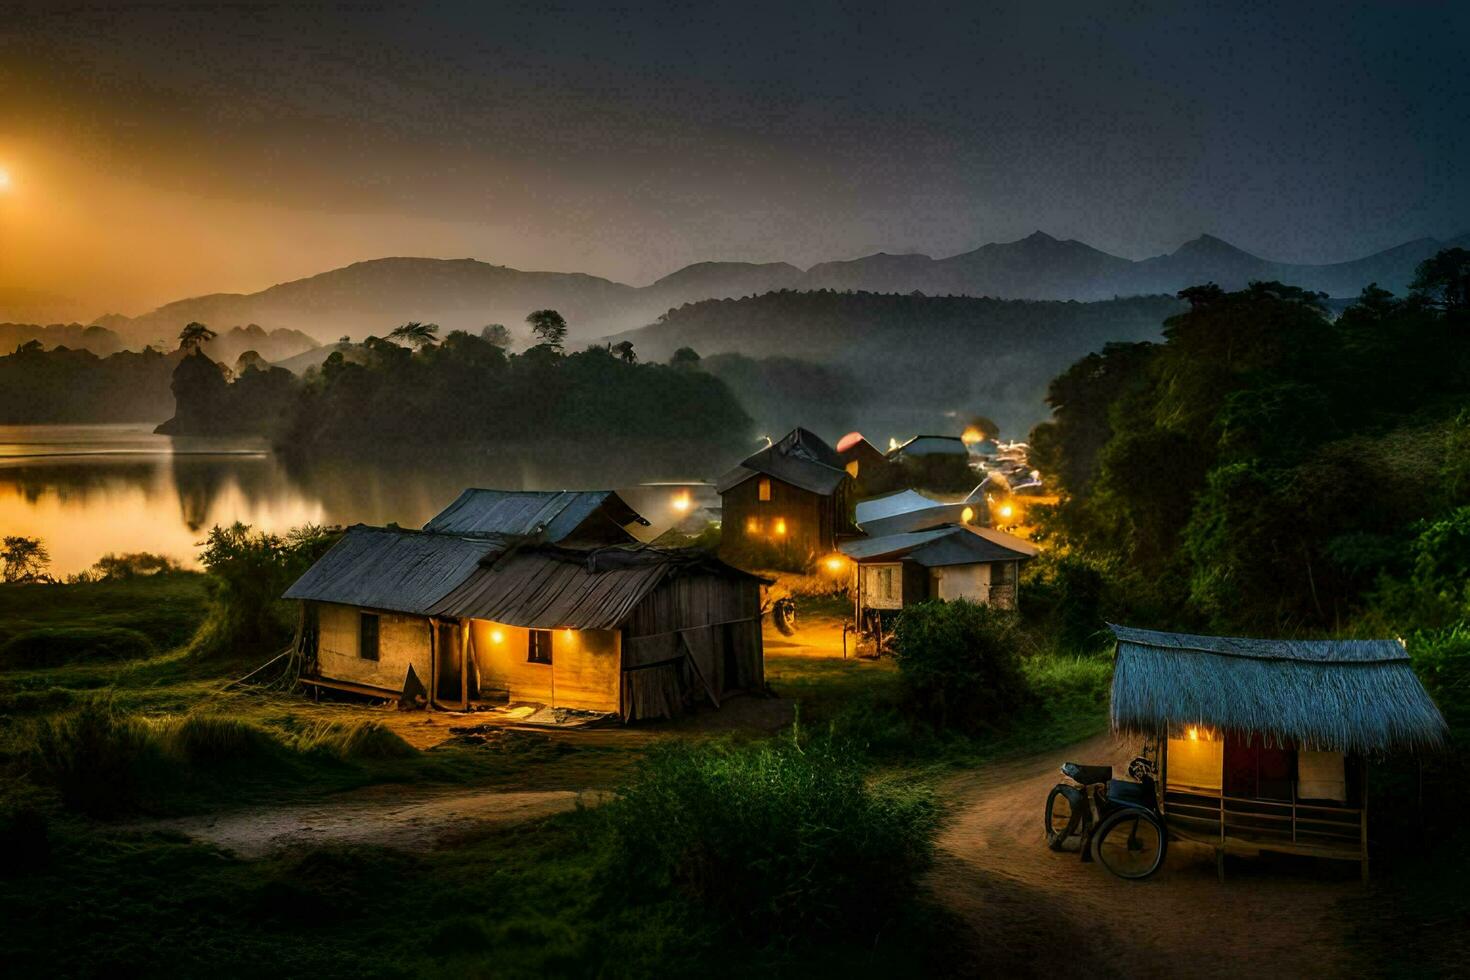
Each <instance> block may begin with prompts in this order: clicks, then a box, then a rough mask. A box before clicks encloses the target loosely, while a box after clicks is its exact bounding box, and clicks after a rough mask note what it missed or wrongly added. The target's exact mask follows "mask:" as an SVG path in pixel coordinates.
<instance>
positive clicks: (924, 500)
mask: <svg viewBox="0 0 1470 980" xmlns="http://www.w3.org/2000/svg"><path fill="white" fill-rule="evenodd" d="M937 503H939V501H937V500H933V499H931V498H929V497H926V496H924V495H923V494H922V493H919V492H918V491H917V490H900V491H899V492H898V493H890V494H885V495H884V496H882V497H873V498H872V499H870V500H860V501H858V505H857V508H856V512H857V522H858V523H859V524H863V523H865V522H867V521H877V520H881V519H883V518H885V517H892V516H893V515H894V514H907V513H909V512H910V511H915V510H924V509H925V508H926V507H933V506H934V505H935V504H937Z"/></svg>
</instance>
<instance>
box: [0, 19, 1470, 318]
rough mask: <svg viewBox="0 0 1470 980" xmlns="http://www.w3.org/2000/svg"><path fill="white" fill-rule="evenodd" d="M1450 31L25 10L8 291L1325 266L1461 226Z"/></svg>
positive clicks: (4, 162) (11, 112)
mask: <svg viewBox="0 0 1470 980" xmlns="http://www.w3.org/2000/svg"><path fill="white" fill-rule="evenodd" d="M344 24H345V25H346V26H345V27H344V26H343V25H344ZM1467 42H1470V13H1467V7H1466V5H1464V4H1455V3H1442V4H1441V3H1413V4H1404V3H1383V4H1358V5H1354V6H1352V7H1351V8H1350V9H1349V8H1344V7H1343V6H1342V5H1340V4H1288V5H1282V4H1240V5H1236V7H1235V12H1234V13H1222V12H1221V11H1220V10H1219V9H1217V8H1213V5H1205V4H1137V5H1131V6H1129V7H1127V8H1126V9H1123V10H1121V11H1118V10H1111V11H1104V10H1102V9H1101V7H1100V5H1097V4H1094V3H1082V2H1075V3H1053V4H1047V5H1045V6H1044V8H1043V7H1038V6H1037V5H1034V4H1031V5H1028V4H1007V5H985V6H984V7H981V6H978V5H974V4H960V5H953V6H946V5H929V4H913V3H909V4H903V5H893V6H879V7H874V8H872V9H862V8H859V7H856V6H853V5H850V4H844V5H841V6H837V5H830V4H807V5H802V6H800V7H799V8H795V7H791V6H789V5H786V4H773V5H760V4H741V5H729V6H726V7H722V8H720V9H717V10H710V11H699V12H697V13H693V12H691V8H689V7H687V6H685V5H622V6H620V7H618V8H617V9H616V10H608V9H602V8H601V7H600V5H591V4H589V5H586V6H585V9H577V8H576V7H573V6H570V5H569V6H562V7H558V8H556V9H548V8H547V7H546V6H545V5H543V4H525V5H497V8H496V9H495V10H482V9H477V8H476V7H473V6H470V5H464V6H463V8H462V9H453V8H447V9H446V8H442V7H441V8H437V9H433V10H430V9H428V8H427V7H422V8H418V9H414V10H398V11H363V12H359V13H356V14H353V15H352V17H351V18H350V19H347V18H344V17H343V15H341V14H340V13H337V14H329V13H315V12H311V11H293V10H286V9H270V10H244V9H236V10H228V11H205V10H200V9H190V8H179V9H172V10H170V9H162V8H154V9H150V10H147V11H137V12H131V11H124V10H118V9H101V10H72V11H65V12H57V11H54V10H50V9H48V5H40V6H35V7H29V8H26V7H22V8H18V9H12V10H11V11H10V12H9V13H7V15H6V16H5V18H4V19H3V20H0V170H4V171H5V172H7V173H8V174H9V177H10V181H9V186H8V187H6V188H4V189H0V288H8V289H13V290H16V289H23V290H30V291H36V292H42V293H53V294H59V295H62V296H66V297H70V298H71V299H72V300H74V301H75V302H74V303H73V304H72V305H73V306H74V307H75V313H74V315H75V316H78V317H89V316H95V315H96V314H98V313H101V312H103V311H104V310H117V311H120V312H125V313H138V312H142V311H144V310H147V309H150V308H152V307H154V306H157V305H159V304H160V303H163V302H166V301H169V300H172V299H177V298H179V297H181V296H186V295H193V294H198V293H203V292H214V291H250V290H256V289H260V288H262V287H264V286H267V285H270V284H271V283H274V282H278V281H282V280H288V279H294V278H298V277H301V276H305V275H309V274H311V273H314V272H319V271H322V270H325V269H329V268H333V267H335V266H339V265H342V264H345V263H348V262H351V261H355V260H358V259H364V258H371V257H376V256H382V255H394V254H397V255H424V256H440V257H462V256H473V257H476V258H481V259H485V260H487V261H491V262H496V263H502V264H506V265H511V266H515V267H517V268H523V269H537V268H541V269H559V270H569V271H581V272H588V273H593V274H597V275H604V276H608V277H611V278H615V279H619V280H622V281H625V282H631V283H635V284H641V283H645V282H648V281H650V280H652V279H654V278H656V277H658V276H661V275H664V274H666V273H668V272H671V271H673V270H674V269H676V268H678V267H679V266H681V265H683V264H686V263H689V262H694V261H702V260H709V259H744V260H751V261H775V260H784V261H790V262H794V263H797V264H801V265H807V264H810V263H814V262H817V261H822V260H827V259H833V258H844V257H852V256H857V255H862V254H867V253H870V252H874V251H878V250H885V251H890V252H898V251H923V252H926V253H929V254H932V255H945V254H951V253H954V252H958V251H962V250H964V249H968V248H972V247H974V246H976V245H978V244H981V243H984V242H986V241H992V240H1008V239H1012V238H1017V237H1021V236H1023V235H1025V234H1027V233H1028V232H1030V231H1031V230H1032V229H1034V228H1038V227H1039V228H1043V229H1045V230H1046V231H1048V232H1050V233H1051V234H1053V235H1056V236H1058V237H1063V238H1067V237H1071V238H1079V239H1082V240H1085V241H1087V242H1089V243H1090V244H1093V245H1096V246H1097V247H1099V248H1103V249H1107V250H1109V251H1112V252H1114V253H1117V254H1121V255H1127V256H1130V257H1143V256H1146V255H1150V254H1156V253H1159V252H1163V251H1166V250H1168V249H1171V248H1173V247H1175V246H1177V245H1178V244H1179V243H1180V242H1181V241H1183V240H1185V239H1187V238H1190V237H1192V236H1194V235H1196V234H1198V233H1200V232H1211V233H1214V234H1217V235H1220V236H1221V237H1224V238H1226V239H1228V240H1230V241H1232V242H1234V243H1236V244H1238V245H1241V246H1242V247H1246V248H1249V249H1251V250H1253V251H1255V252H1256V253H1258V254H1262V255H1266V256H1268V257H1271V258H1274V259H1280V260H1284V261H1299V262H1326V261H1335V260H1341V259H1346V258H1350V257H1354V256H1357V255H1361V254H1365V253H1367V252H1370V251H1373V250H1375V249H1379V248H1383V247H1386V246H1390V245H1394V244H1397V243H1398V242H1401V241H1404V240H1407V239H1410V238H1414V237H1418V236H1423V235H1434V236H1450V235H1454V234H1459V233H1462V232H1464V231H1465V230H1466V229H1467V228H1470V172H1467V171H1470V168H1467V166H1466V163H1465V161H1466V160H1467V159H1470V136H1467V129H1466V127H1465V126H1464V120H1465V119H1466V118H1470V73H1467V72H1466V71H1465V70H1464V63H1463V59H1464V52H1465V51H1466V50H1467V48H1470V43H1467ZM0 313H3V311H0Z"/></svg>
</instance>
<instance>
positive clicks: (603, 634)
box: [285, 490, 764, 721]
mask: <svg viewBox="0 0 1470 980" xmlns="http://www.w3.org/2000/svg"><path fill="white" fill-rule="evenodd" d="M638 520H639V518H638V516H637V515H636V514H635V513H633V512H632V510H631V508H628V507H627V505H626V504H624V503H623V502H622V501H621V499H620V498H618V497H617V495H616V494H612V493H609V492H606V491H597V492H575V493H564V494H528V493H520V492H508V491H493V490H473V491H466V492H465V494H463V495H461V496H460V498H459V499H458V500H456V501H455V502H454V503H453V504H451V505H450V506H449V507H447V508H446V509H445V510H444V511H443V512H442V513H441V514H439V515H438V516H436V517H435V518H434V519H433V520H431V521H429V523H428V524H427V525H426V526H425V528H424V530H422V531H412V530H405V529H400V528H378V527H367V526H363V525H358V526H356V527H352V528H349V529H348V530H347V532H346V533H345V534H344V535H343V537H342V539H341V540H340V541H339V542H337V544H336V545H334V546H333V547H332V548H331V549H330V550H329V551H328V552H327V553H326V554H325V555H324V556H322V558H321V559H320V560H319V561H317V562H316V564H314V565H313V566H312V567H311V568H310V569H308V570H307V572H306V573H305V574H304V575H302V577H301V578H300V579H299V580H297V581H296V582H295V583H294V584H293V585H292V586H291V587H290V588H289V589H288V590H287V591H286V593H285V598H288V599H297V600H300V601H301V603H302V620H301V629H300V631H299V633H300V636H299V639H298V654H299V656H300V661H301V668H302V670H301V674H302V680H303V682H305V683H306V684H308V685H313V686H318V687H328V688H335V689H340V690H346V691H354V692H358V693H363V694H369V695H377V696H389V695H391V696H400V697H405V698H411V697H412V696H413V695H414V694H415V693H421V694H422V695H423V696H424V697H425V699H426V700H427V702H428V703H429V704H431V705H434V706H438V707H446V708H455V709H460V710H463V709H467V708H470V707H472V706H475V705H480V704H505V703H529V704H539V705H544V706H546V707H558V708H572V709H578V710H582V711H589V712H600V713H606V714H611V715H616V716H617V717H619V718H621V719H623V720H624V721H634V720H638V719H644V718H666V717H670V716H672V715H675V714H678V713H679V712H680V711H682V710H683V709H684V708H686V707H688V706H690V705H693V704H696V703H700V702H704V701H708V702H709V703H711V704H714V705H715V706H718V705H719V704H720V702H721V701H723V700H724V699H725V698H726V697H728V696H730V695H732V694H735V693H737V692H741V691H748V690H758V689H760V688H761V687H762V686H763V684H764V672H763V661H762V649H761V628H760V584H761V581H762V580H761V579H758V578H757V577H755V576H752V575H749V574H747V573H745V572H741V571H739V570H738V569H735V568H732V567H730V566H728V565H725V564H724V563H723V562H720V561H719V560H717V559H714V558H712V557H710V556H708V555H705V554H702V553H699V552H692V551H685V550H678V549H666V548H656V547H652V546H649V545H642V544H638V543H636V542H634V541H632V540H631V536H630V535H629V533H628V532H627V530H626V528H627V527H628V526H629V525H631V524H636V523H637V522H638Z"/></svg>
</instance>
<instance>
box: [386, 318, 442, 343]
mask: <svg viewBox="0 0 1470 980" xmlns="http://www.w3.org/2000/svg"><path fill="white" fill-rule="evenodd" d="M438 333H439V324H437V323H419V322H418V321H417V320H415V321H413V322H410V323H405V324H404V325H403V326H401V327H398V328H396V329H395V330H393V332H392V333H390V334H388V339H389V340H392V341H396V342H398V343H404V344H408V345H409V346H411V347H413V348H415V349H421V348H424V347H433V346H434V345H435V344H436V343H438V342H439V338H438V336H436V335H437V334H438Z"/></svg>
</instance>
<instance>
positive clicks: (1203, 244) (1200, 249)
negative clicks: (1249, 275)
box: [1174, 234, 1258, 259]
mask: <svg viewBox="0 0 1470 980" xmlns="http://www.w3.org/2000/svg"><path fill="white" fill-rule="evenodd" d="M1174 254H1175V255H1196V256H1234V257H1239V256H1248V257H1250V258H1252V259H1258V257H1257V256H1254V255H1251V253H1249V252H1247V251H1246V250H1245V249H1242V248H1236V247H1235V246H1234V245H1232V244H1230V243H1229V242H1227V241H1226V240H1225V239H1223V238H1217V237H1216V236H1214V235H1210V234H1202V235H1199V236H1197V237H1195V238H1191V239H1190V240H1189V241H1187V242H1185V243H1184V244H1183V245H1180V246H1179V247H1178V248H1177V249H1175V250H1174Z"/></svg>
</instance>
